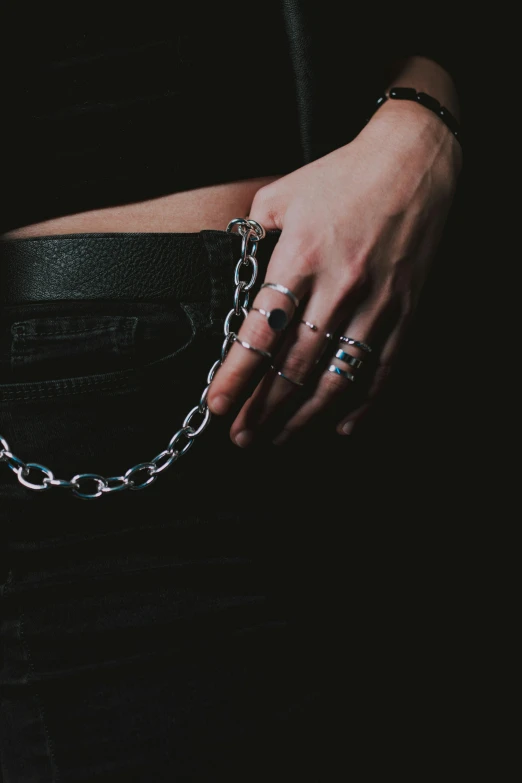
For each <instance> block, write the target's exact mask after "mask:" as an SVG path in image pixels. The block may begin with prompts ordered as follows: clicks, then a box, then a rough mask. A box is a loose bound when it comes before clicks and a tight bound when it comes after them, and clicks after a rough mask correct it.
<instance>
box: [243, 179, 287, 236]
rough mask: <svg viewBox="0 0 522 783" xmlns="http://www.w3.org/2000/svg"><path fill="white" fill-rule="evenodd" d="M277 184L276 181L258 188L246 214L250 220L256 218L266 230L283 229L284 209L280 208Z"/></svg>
mask: <svg viewBox="0 0 522 783" xmlns="http://www.w3.org/2000/svg"><path fill="white" fill-rule="evenodd" d="M277 185H278V182H274V183H270V184H269V185H265V186H264V187H263V188H259V190H258V191H257V193H256V195H255V196H254V200H253V201H252V206H251V208H250V214H249V216H248V217H249V219H250V220H257V222H258V223H260V224H261V225H262V226H263V228H264V229H266V230H267V231H270V230H271V229H279V230H280V231H282V229H283V217H284V210H283V209H282V208H281V197H280V191H279V189H278V188H277Z"/></svg>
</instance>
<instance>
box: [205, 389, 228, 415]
mask: <svg viewBox="0 0 522 783" xmlns="http://www.w3.org/2000/svg"><path fill="white" fill-rule="evenodd" d="M230 406H231V400H230V399H229V398H228V397H225V395H224V394H220V395H218V396H217V397H215V398H214V399H213V400H212V402H211V403H210V405H209V408H210V410H211V411H212V413H215V414H216V415H217V416H223V415H224V414H225V413H227V412H228V410H229V408H230Z"/></svg>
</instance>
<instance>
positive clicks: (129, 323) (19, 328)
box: [12, 316, 138, 337]
mask: <svg viewBox="0 0 522 783" xmlns="http://www.w3.org/2000/svg"><path fill="white" fill-rule="evenodd" d="M68 317H69V316H66V318H68ZM102 317H103V316H102ZM105 317H107V316H105ZM109 317H110V318H111V320H114V319H113V318H112V317H111V316H109ZM137 320H138V319H137V318H136V317H129V318H125V320H124V321H123V323H121V324H112V325H111V326H110V325H107V326H103V325H99V326H92V327H89V328H88V329H64V330H63V331H62V330H60V329H58V330H57V331H56V332H45V331H43V332H36V333H31V335H30V337H54V336H55V335H57V334H58V335H62V336H63V337H68V336H69V335H70V334H90V333H91V332H109V331H111V332H113V331H115V330H117V329H119V328H120V327H121V326H124V327H125V329H131V330H132V327H133V326H134V325H135V324H136V321H137ZM26 323H27V321H22V322H19V323H15V324H13V326H12V330H13V332H16V333H17V334H20V333H22V334H23V333H27V330H26V327H25V324H26Z"/></svg>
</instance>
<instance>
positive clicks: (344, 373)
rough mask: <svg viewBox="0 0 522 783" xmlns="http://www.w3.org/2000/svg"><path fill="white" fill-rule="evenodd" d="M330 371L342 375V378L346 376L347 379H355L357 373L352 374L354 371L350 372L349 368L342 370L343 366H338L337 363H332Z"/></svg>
mask: <svg viewBox="0 0 522 783" xmlns="http://www.w3.org/2000/svg"><path fill="white" fill-rule="evenodd" d="M328 372H333V373H335V374H336V375H340V376H341V377H342V378H346V380H347V381H354V380H355V375H352V373H351V372H348V371H347V370H341V368H340V367H337V366H336V365H335V364H331V365H330V366H329V368H328Z"/></svg>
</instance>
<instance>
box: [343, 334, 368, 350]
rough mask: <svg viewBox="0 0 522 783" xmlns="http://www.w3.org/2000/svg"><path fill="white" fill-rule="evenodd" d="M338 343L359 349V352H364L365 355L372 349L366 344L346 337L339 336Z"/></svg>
mask: <svg viewBox="0 0 522 783" xmlns="http://www.w3.org/2000/svg"><path fill="white" fill-rule="evenodd" d="M339 341H340V342H341V343H348V345H354V346H355V347H356V348H360V349H361V351H366V353H371V352H372V349H371V348H370V346H369V345H368V343H363V342H361V341H360V340H354V339H353V337H346V335H344V334H343V335H341V337H339Z"/></svg>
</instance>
